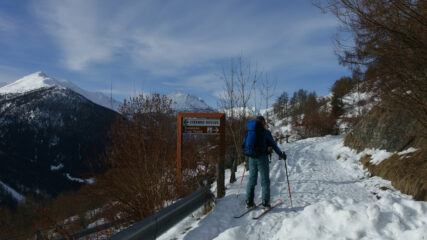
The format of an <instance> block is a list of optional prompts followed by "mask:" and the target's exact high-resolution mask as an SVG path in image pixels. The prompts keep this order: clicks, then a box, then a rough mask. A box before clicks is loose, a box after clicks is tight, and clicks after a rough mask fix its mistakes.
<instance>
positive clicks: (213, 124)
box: [176, 113, 225, 198]
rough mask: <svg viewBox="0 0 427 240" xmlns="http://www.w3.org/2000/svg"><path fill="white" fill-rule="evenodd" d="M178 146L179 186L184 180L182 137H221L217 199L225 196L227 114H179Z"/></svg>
mask: <svg viewBox="0 0 427 240" xmlns="http://www.w3.org/2000/svg"><path fill="white" fill-rule="evenodd" d="M177 128H178V129H177V130H178V131H177V141H176V142H177V146H176V157H177V161H176V169H177V181H178V186H181V184H182V179H181V174H182V172H181V171H182V165H181V162H182V151H183V149H182V145H183V144H182V142H183V139H182V135H183V134H203V135H219V137H220V144H219V146H220V156H219V162H218V163H217V197H218V198H221V197H223V196H224V195H225V185H224V161H225V114H224V113H178V114H177Z"/></svg>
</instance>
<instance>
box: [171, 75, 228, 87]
mask: <svg viewBox="0 0 427 240" xmlns="http://www.w3.org/2000/svg"><path fill="white" fill-rule="evenodd" d="M163 84H164V85H166V86H176V87H185V88H193V89H200V90H209V91H214V90H217V89H220V88H221V87H222V82H221V81H220V79H219V77H218V76H216V75H215V74H213V73H208V74H202V75H195V76H191V77H189V78H186V79H184V80H182V81H173V82H163Z"/></svg>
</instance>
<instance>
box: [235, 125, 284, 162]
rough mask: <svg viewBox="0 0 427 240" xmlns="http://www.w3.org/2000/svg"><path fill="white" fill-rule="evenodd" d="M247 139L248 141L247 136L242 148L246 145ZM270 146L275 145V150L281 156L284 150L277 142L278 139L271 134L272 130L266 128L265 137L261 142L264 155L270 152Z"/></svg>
mask: <svg viewBox="0 0 427 240" xmlns="http://www.w3.org/2000/svg"><path fill="white" fill-rule="evenodd" d="M245 141H246V138H245V139H244V140H243V144H242V148H244V147H245ZM268 147H273V149H274V151H275V152H276V153H277V154H278V155H279V156H280V155H281V154H282V151H281V150H280V148H279V147H278V146H277V143H276V141H274V139H273V136H271V132H270V131H269V130H267V129H264V139H263V142H262V144H261V151H262V154H263V155H267V154H268V152H267V148H268Z"/></svg>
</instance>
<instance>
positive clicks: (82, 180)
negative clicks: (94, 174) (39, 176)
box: [65, 173, 95, 184]
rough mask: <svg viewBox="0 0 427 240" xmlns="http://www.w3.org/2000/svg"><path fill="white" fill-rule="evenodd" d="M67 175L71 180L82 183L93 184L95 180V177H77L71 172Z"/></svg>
mask: <svg viewBox="0 0 427 240" xmlns="http://www.w3.org/2000/svg"><path fill="white" fill-rule="evenodd" d="M65 175H66V176H67V178H68V179H69V180H71V181H76V182H80V183H89V184H93V183H94V182H95V179H93V178H88V179H82V178H75V177H72V176H71V175H70V174H69V173H67V174H65Z"/></svg>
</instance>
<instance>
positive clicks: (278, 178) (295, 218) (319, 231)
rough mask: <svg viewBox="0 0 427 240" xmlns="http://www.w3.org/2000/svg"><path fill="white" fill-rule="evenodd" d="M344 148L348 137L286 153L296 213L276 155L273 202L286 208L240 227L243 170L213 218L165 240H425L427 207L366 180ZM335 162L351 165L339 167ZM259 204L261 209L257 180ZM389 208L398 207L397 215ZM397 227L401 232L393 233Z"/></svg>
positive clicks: (302, 144)
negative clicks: (383, 189)
mask: <svg viewBox="0 0 427 240" xmlns="http://www.w3.org/2000/svg"><path fill="white" fill-rule="evenodd" d="M342 141H343V139H342V137H333V136H327V137H323V138H311V139H306V140H302V141H297V142H294V143H290V144H284V145H282V146H281V149H282V150H285V152H286V153H287V155H288V172H289V181H290V185H291V191H292V199H293V205H294V208H293V209H291V207H290V201H289V195H288V189H287V182H286V173H285V164H284V162H283V161H281V160H278V158H277V155H275V154H274V155H273V159H272V163H271V164H270V180H271V199H272V201H274V200H275V199H277V198H281V199H283V200H284V203H283V204H281V205H280V206H278V207H277V208H275V209H273V210H272V211H271V212H269V213H268V214H266V215H265V216H264V217H262V218H261V219H259V220H253V219H252V217H253V216H255V215H257V214H259V212H260V211H262V210H260V209H258V210H254V211H252V212H251V213H249V214H247V215H246V216H244V217H242V218H240V219H235V218H234V217H233V216H236V215H239V213H241V212H242V211H244V210H245V202H244V200H245V192H246V184H247V181H248V176H249V173H247V172H246V173H245V178H244V181H243V185H242V188H241V189H240V193H239V194H238V191H239V185H240V177H241V175H242V173H243V165H242V166H239V168H238V171H237V173H236V177H238V178H239V179H238V181H236V182H235V183H232V184H228V185H227V186H226V187H227V190H226V192H227V193H226V196H225V197H224V198H222V199H219V200H218V201H217V203H216V205H215V207H214V209H213V210H212V211H211V212H210V213H208V214H207V215H206V216H203V215H201V213H200V211H198V212H196V213H194V214H193V215H192V216H191V217H188V218H187V219H185V220H184V221H182V222H181V223H179V224H178V225H177V226H175V227H174V228H172V229H171V230H169V231H168V232H166V233H165V234H163V235H162V236H161V237H160V238H159V239H284V238H286V239H383V237H384V239H400V236H406V235H403V234H409V235H408V236H409V237H410V238H409V239H423V238H412V237H413V236H416V237H424V238H425V239H427V230H426V229H427V203H425V202H421V203H420V202H415V201H413V200H411V198H410V197H409V196H407V195H404V194H401V193H400V192H398V191H396V190H393V188H392V186H391V185H390V183H389V182H388V181H384V180H382V179H380V178H377V177H373V178H368V177H367V175H368V174H367V172H365V171H363V170H361V166H360V164H358V163H357V161H355V156H354V155H355V153H353V152H351V151H350V150H349V149H347V148H345V147H343V146H342ZM337 156H339V158H340V159H343V158H344V159H347V160H346V161H343V160H338V159H337V158H338V157H337ZM226 179H227V180H228V179H229V171H227V172H226ZM379 187H386V188H387V189H388V190H387V191H382V190H380V189H379ZM212 190H213V191H215V190H216V189H215V187H213V189H212ZM374 194H375V195H374ZM376 196H379V197H380V198H382V199H381V200H378V199H377V197H376ZM255 201H256V202H258V201H261V187H260V184H259V178H258V185H257V188H256V192H255ZM381 201H382V202H381ZM395 204H396V206H395ZM388 205H392V208H391V210H390V209H389V208H388V207H389V206H388ZM396 209H397V210H396ZM402 209H404V210H402ZM405 210H408V213H405ZM406 218H407V219H406ZM407 222H408V223H409V224H408V223H407ZM395 227H397V229H398V230H396V231H395V230H393V228H395ZM414 231H415V232H414Z"/></svg>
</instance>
